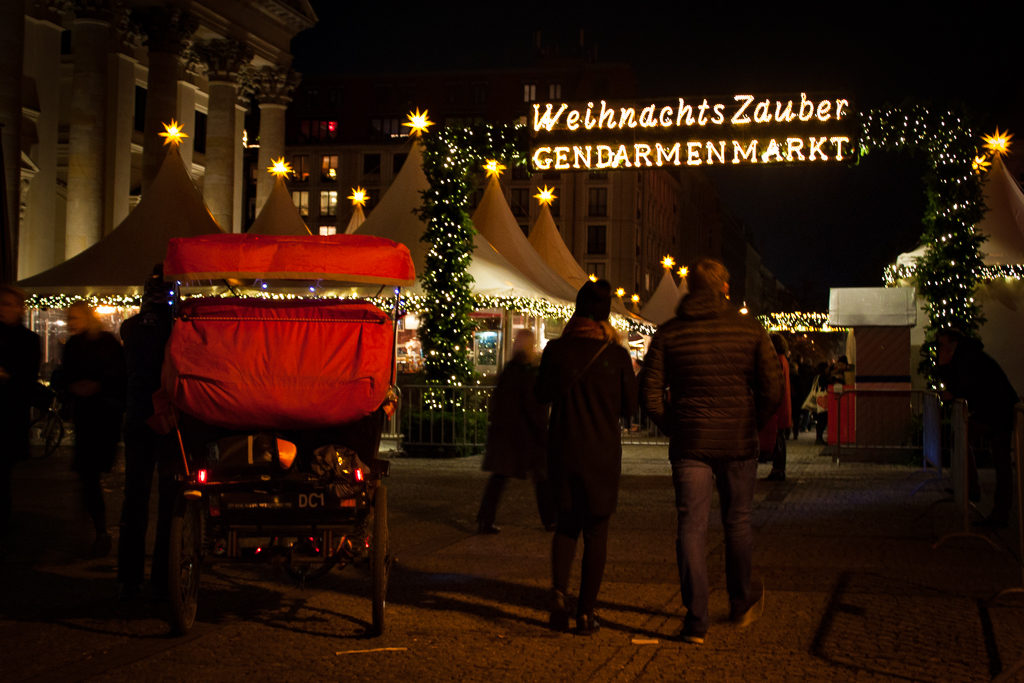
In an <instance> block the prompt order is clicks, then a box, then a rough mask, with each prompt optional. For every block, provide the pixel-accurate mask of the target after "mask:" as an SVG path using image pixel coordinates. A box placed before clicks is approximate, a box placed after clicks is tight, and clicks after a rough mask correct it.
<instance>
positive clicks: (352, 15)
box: [293, 0, 1024, 310]
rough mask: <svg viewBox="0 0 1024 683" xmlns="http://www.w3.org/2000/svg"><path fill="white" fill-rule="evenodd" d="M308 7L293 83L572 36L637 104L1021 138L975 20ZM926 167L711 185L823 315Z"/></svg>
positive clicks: (511, 60)
mask: <svg viewBox="0 0 1024 683" xmlns="http://www.w3.org/2000/svg"><path fill="white" fill-rule="evenodd" d="M312 4H313V6H314V9H315V10H316V12H317V14H318V16H319V17H320V19H321V21H320V23H319V24H318V26H317V27H316V28H314V29H312V30H310V31H308V32H306V33H304V34H300V35H299V36H298V37H297V38H296V40H295V41H294V43H293V52H294V53H295V55H296V63H295V67H296V69H298V70H299V71H301V72H305V73H313V72H321V73H323V72H326V73H330V72H340V73H373V72H377V71H397V70H438V69H443V68H467V67H481V68H487V67H494V68H500V67H502V66H520V65H525V64H528V63H529V60H530V59H531V57H532V49H531V46H532V44H533V41H534V34H535V32H536V31H537V30H540V31H542V32H543V34H544V36H545V42H548V41H549V40H550V41H551V42H560V43H564V44H566V45H571V44H572V43H573V42H574V39H576V38H577V36H578V33H579V30H580V29H581V28H582V29H584V31H585V33H586V35H587V36H588V38H587V42H588V43H590V44H593V45H596V46H597V49H598V55H599V58H600V59H601V60H602V61H613V62H626V63H629V64H631V65H632V66H633V67H634V69H635V72H636V76H637V81H638V84H637V85H638V92H637V94H638V95H639V96H643V97H652V98H653V97H677V96H683V97H688V98H689V97H694V96H699V97H703V96H711V95H732V94H734V93H737V92H751V93H753V94H774V93H779V94H783V93H784V94H786V95H787V97H788V96H789V94H790V93H792V94H793V95H794V96H796V97H799V93H800V92H801V91H804V92H809V93H814V92H825V93H841V94H844V95H848V96H849V97H850V98H851V100H852V101H853V103H854V105H855V107H856V108H858V109H861V110H865V109H868V108H871V107H877V106H880V105H884V104H900V103H902V102H908V101H925V102H928V103H931V104H932V105H933V106H945V107H952V108H954V109H955V110H957V111H964V112H965V113H966V114H967V115H968V116H969V117H970V120H972V121H974V122H975V128H976V130H978V131H979V132H984V133H987V132H991V131H992V129H993V128H994V127H995V126H996V125H999V126H1000V127H1001V128H1003V129H1006V128H1009V129H1010V130H1011V132H1012V131H1015V130H1024V79H1022V78H1021V76H1019V75H1015V74H1014V73H1013V71H1014V70H1013V64H1014V61H1015V60H1019V58H1020V54H1019V52H1018V53H1017V54H1016V55H1014V54H1013V49H1012V47H1013V43H1014V42H1015V41H1014V40H1013V39H1012V38H1007V39H1000V38H999V35H1000V34H1003V33H1004V32H1002V31H1001V26H1002V24H1004V23H1005V22H1006V21H1009V20H1010V18H1009V17H1008V16H1000V15H998V14H992V13H991V10H988V11H987V13H983V10H982V9H981V8H974V9H966V10H958V11H957V13H955V14H953V13H948V12H947V13H944V14H939V15H936V16H932V15H928V14H919V13H915V12H913V11H911V10H909V9H906V10H896V12H895V13H892V11H891V10H887V13H882V12H878V13H876V14H874V15H870V14H869V15H868V16H865V10H864V8H862V7H859V6H857V5H852V4H847V5H841V6H840V7H842V8H844V9H847V10H848V11H849V14H848V15H847V16H846V17H845V18H843V19H835V18H832V17H831V16H829V17H821V16H818V17H815V16H809V15H792V16H786V15H784V14H781V13H779V12H774V13H768V12H764V13H761V14H758V13H752V12H749V11H746V10H744V9H742V8H741V7H739V6H737V5H735V4H729V5H728V6H726V3H718V5H720V6H722V7H723V9H721V10H718V9H698V10H691V9H689V8H688V9H687V11H686V13H685V15H677V14H676V13H674V12H673V13H669V14H665V13H659V12H654V11H651V12H650V13H649V14H647V15H644V16H636V17H632V18H627V19H623V18H622V14H621V7H620V10H619V11H616V12H611V11H609V12H606V13H604V14H600V13H599V11H598V12H597V13H594V12H591V13H588V12H586V11H579V10H578V9H577V11H574V12H571V13H570V12H562V13H559V12H557V11H556V12H555V13H554V14H550V13H549V14H547V15H546V16H545V17H543V18H537V19H533V18H526V17H524V16H521V15H519V16H516V15H512V14H511V12H510V9H511V7H513V6H510V5H500V8H501V9H500V11H501V14H500V15H498V14H497V11H498V10H491V14H487V13H483V14H481V10H480V5H479V4H477V5H475V9H467V10H465V11H460V10H459V9H458V6H457V5H455V4H452V3H448V4H445V5H444V6H443V7H444V10H443V13H444V14H445V15H447V16H446V17H445V18H444V19H440V18H437V16H438V14H439V13H438V12H437V11H435V10H433V9H431V8H429V7H428V8H427V9H426V10H424V11H422V12H413V13H409V14H403V13H402V11H401V10H397V11H396V9H395V7H394V6H393V5H389V4H386V3H379V4H378V6H377V7H372V6H369V7H360V8H356V9H351V8H350V6H349V9H344V10H343V9H341V8H339V7H338V6H339V5H341V4H342V3H336V2H333V1H332V0H328V1H324V2H316V1H315V0H314V1H313V3H312ZM344 4H345V5H346V6H348V3H344ZM518 7H523V5H518ZM573 7H574V8H585V7H586V5H585V4H580V3H575V4H574V5H573ZM520 14H525V12H524V13H520ZM1005 35H1006V36H1013V35H1014V31H1013V29H1010V30H1008V31H1006V32H1005ZM548 37H550V38H548ZM606 97H607V98H608V99H616V97H617V94H616V93H607V94H606ZM421 106H423V107H431V104H430V103H429V102H425V103H422V105H421ZM523 113H524V114H525V113H526V109H525V108H524V111H523ZM1018 124H1021V125H1018ZM923 168H924V167H923V162H922V161H921V159H920V158H915V157H914V156H913V155H911V154H881V153H876V154H873V155H869V156H868V157H867V158H866V159H863V160H862V161H861V162H860V164H859V165H858V166H856V167H843V166H836V165H830V166H817V167H814V168H809V167H804V166H785V167H780V166H773V167H771V168H758V167H748V166H741V167H738V168H723V167H719V168H717V169H710V171H711V172H709V173H708V175H709V176H710V177H711V179H712V180H713V182H714V183H715V185H716V186H717V187H718V189H719V192H720V195H721V198H722V201H723V204H724V205H725V207H726V209H727V210H728V211H729V212H730V213H732V214H733V215H735V216H736V217H738V218H739V219H740V220H741V221H742V222H743V223H744V224H745V225H746V227H747V228H748V230H749V231H750V234H751V236H752V239H753V242H754V244H755V246H756V247H757V248H758V249H759V250H760V252H761V254H762V257H763V258H764V261H765V263H766V264H767V266H768V268H770V269H771V270H772V271H773V272H774V273H775V274H776V276H777V277H778V278H779V279H780V280H781V281H782V282H783V284H785V285H786V286H787V287H789V288H790V289H791V290H792V291H793V292H794V293H796V294H797V295H798V296H799V297H800V298H801V299H802V300H803V302H804V305H805V306H807V307H809V308H811V309H814V310H825V309H826V307H827V303H828V298H827V297H828V287H830V286H833V287H835V286H877V285H879V284H881V273H882V268H883V267H884V266H885V265H886V264H888V263H891V262H892V261H894V260H895V257H896V255H897V254H899V253H900V252H903V251H907V250H910V249H912V248H914V247H915V246H916V244H917V242H918V237H919V235H920V233H921V215H922V212H923V209H924V203H925V200H924V196H923V185H922V181H921V176H922V173H923ZM705 172H707V171H705Z"/></svg>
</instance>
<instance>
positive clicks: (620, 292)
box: [615, 287, 626, 299]
mask: <svg viewBox="0 0 1024 683" xmlns="http://www.w3.org/2000/svg"><path fill="white" fill-rule="evenodd" d="M615 296H617V297H619V298H620V299H621V298H622V297H624V296H626V290H624V289H623V288H622V287H619V288H618V289H616V290H615Z"/></svg>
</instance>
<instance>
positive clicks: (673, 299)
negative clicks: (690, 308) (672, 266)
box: [640, 268, 680, 325]
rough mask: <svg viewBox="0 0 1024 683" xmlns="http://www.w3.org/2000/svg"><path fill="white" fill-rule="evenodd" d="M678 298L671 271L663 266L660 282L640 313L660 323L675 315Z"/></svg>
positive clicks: (676, 286) (657, 323) (653, 321)
mask: <svg viewBox="0 0 1024 683" xmlns="http://www.w3.org/2000/svg"><path fill="white" fill-rule="evenodd" d="M679 299H680V294H679V286H678V285H676V281H675V279H674V278H673V277H672V271H671V270H669V269H668V268H665V274H664V275H662V276H661V282H659V283H658V286H657V288H655V290H654V294H652V295H651V298H650V299H649V300H648V301H647V303H646V304H644V306H643V308H641V309H640V315H642V316H643V317H645V318H647V319H648V320H650V321H651V322H652V323H654V324H655V325H661V324H662V323H664V322H666V321H668V320H671V319H672V318H673V317H674V316H675V314H676V307H677V306H679Z"/></svg>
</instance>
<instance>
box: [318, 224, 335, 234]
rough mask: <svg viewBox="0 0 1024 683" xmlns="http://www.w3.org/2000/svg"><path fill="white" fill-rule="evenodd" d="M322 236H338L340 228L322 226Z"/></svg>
mask: <svg viewBox="0 0 1024 683" xmlns="http://www.w3.org/2000/svg"><path fill="white" fill-rule="evenodd" d="M320 234H321V235H337V234H338V228H337V227H335V226H333V225H321V226H320Z"/></svg>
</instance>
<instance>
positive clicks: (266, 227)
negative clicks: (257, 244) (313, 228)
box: [248, 176, 312, 235]
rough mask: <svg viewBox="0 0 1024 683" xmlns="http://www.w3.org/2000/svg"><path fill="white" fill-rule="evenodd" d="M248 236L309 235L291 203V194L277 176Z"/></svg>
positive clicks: (282, 179) (281, 178)
mask: <svg viewBox="0 0 1024 683" xmlns="http://www.w3.org/2000/svg"><path fill="white" fill-rule="evenodd" d="M248 232H249V234H250V235H310V234H312V233H311V232H310V231H309V228H308V227H306V224H305V223H304V222H303V221H302V216H300V215H299V210H298V209H297V208H295V204H294V202H292V196H291V193H289V192H288V188H287V187H286V186H285V184H284V178H283V177H282V176H278V178H277V180H275V181H274V189H272V190H271V191H270V196H269V197H267V201H266V202H264V203H263V208H262V209H260V213H259V215H258V216H256V220H255V221H253V223H252V225H251V226H249V231H248Z"/></svg>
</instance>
